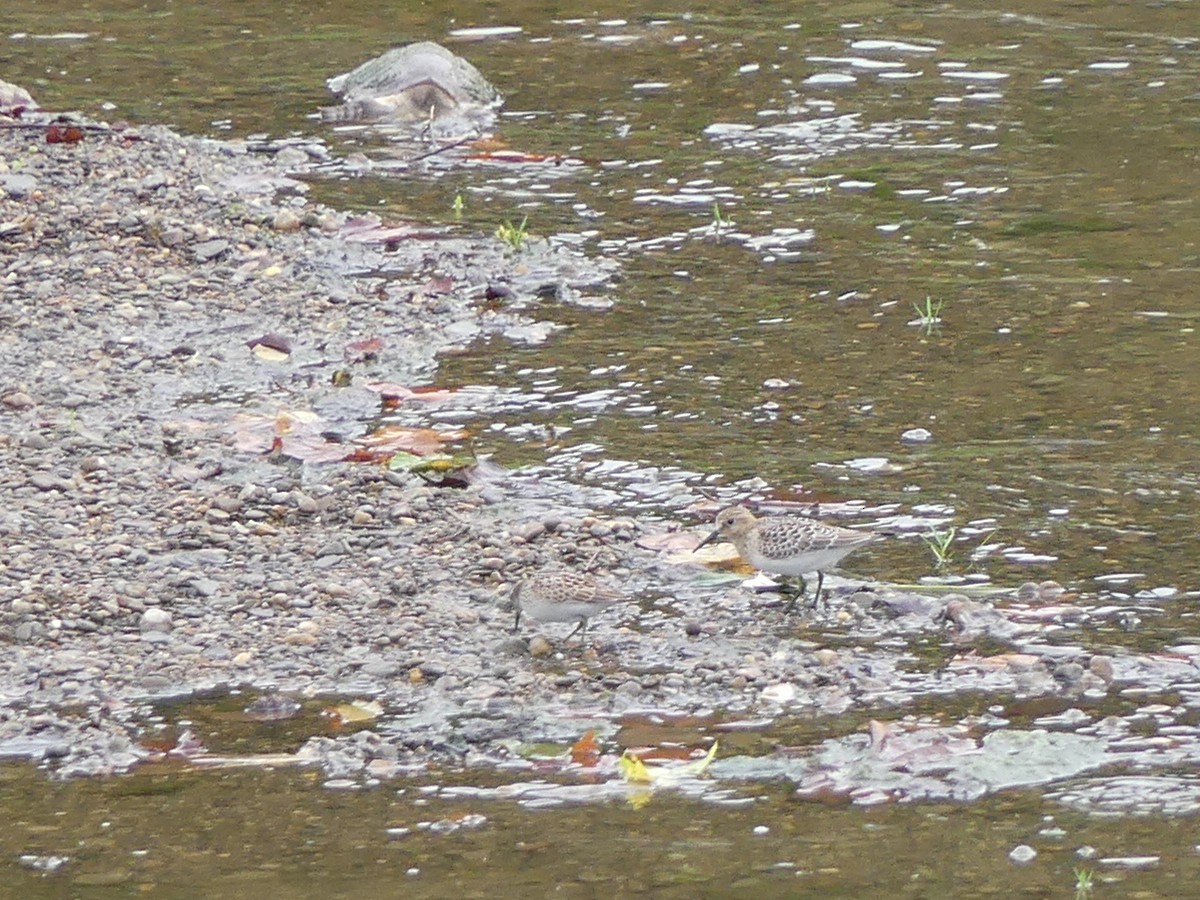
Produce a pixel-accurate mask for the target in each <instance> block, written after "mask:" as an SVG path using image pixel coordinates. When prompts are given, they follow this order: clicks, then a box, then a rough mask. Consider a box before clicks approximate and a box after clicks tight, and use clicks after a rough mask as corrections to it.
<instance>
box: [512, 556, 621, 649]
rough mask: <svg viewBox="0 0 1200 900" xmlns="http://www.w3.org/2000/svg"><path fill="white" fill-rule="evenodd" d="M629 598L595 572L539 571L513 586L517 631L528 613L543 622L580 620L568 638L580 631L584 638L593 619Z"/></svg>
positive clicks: (532, 617) (515, 628)
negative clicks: (594, 573) (601, 579)
mask: <svg viewBox="0 0 1200 900" xmlns="http://www.w3.org/2000/svg"><path fill="white" fill-rule="evenodd" d="M628 599H629V597H628V595H626V594H623V593H621V592H620V591H618V590H617V589H615V588H611V587H609V586H608V585H606V584H601V583H600V582H599V581H597V580H596V579H595V578H593V577H592V576H591V575H585V574H583V573H581V572H571V571H568V570H565V569H549V570H546V571H542V572H538V573H537V574H536V575H533V576H531V577H529V578H527V579H525V580H524V581H522V582H521V583H520V584H518V585H517V586H516V587H514V588H513V604H514V605H515V606H516V608H517V618H516V621H515V622H514V623H513V631H516V630H517V629H518V628H520V627H521V616H522V615H525V616H526V617H527V618H530V619H536V620H537V621H539V622H578V624H577V625H576V626H575V630H574V631H572V632H571V633H570V634H568V635H567V639H568V640H570V639H571V637H573V636H574V634H575V632H576V631H578V632H580V633H581V634H580V637H581V638H582V637H583V635H585V634H587V620H588V619H589V618H591V617H592V616H594V615H595V614H596V613H598V612H601V611H602V610H605V609H607V608H608V607H610V606H612V605H613V604H616V603H620V602H622V601H624V600H628Z"/></svg>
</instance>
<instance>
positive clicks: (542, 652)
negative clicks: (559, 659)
mask: <svg viewBox="0 0 1200 900" xmlns="http://www.w3.org/2000/svg"><path fill="white" fill-rule="evenodd" d="M553 652H554V647H552V646H551V645H550V642H549V641H548V640H546V639H545V638H544V637H542V636H541V635H540V634H539V635H535V636H534V637H533V638H531V639H530V641H529V655H530V656H532V657H533V658H534V659H541V658H543V657H546V656H549V655H550V654H551V653H553Z"/></svg>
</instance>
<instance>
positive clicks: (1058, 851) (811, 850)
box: [0, 767, 1200, 898]
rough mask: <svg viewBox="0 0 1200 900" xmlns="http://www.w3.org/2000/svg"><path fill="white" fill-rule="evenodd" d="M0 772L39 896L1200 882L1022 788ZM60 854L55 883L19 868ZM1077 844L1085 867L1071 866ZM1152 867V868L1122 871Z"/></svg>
mask: <svg viewBox="0 0 1200 900" xmlns="http://www.w3.org/2000/svg"><path fill="white" fill-rule="evenodd" d="M0 773H2V776H3V777H2V778H0V805H3V806H4V807H5V808H14V807H13V804H14V803H19V804H20V813H19V814H17V815H15V816H14V817H12V819H11V822H10V826H9V827H7V828H5V829H4V831H3V834H0V860H2V861H0V871H3V872H4V874H5V880H6V883H8V884H10V885H20V892H21V896H24V897H31V898H40V897H59V896H62V895H63V894H62V892H63V890H64V887H65V886H66V885H70V888H69V890H70V891H71V893H72V895H77V896H88V897H107V896H127V895H128V894H129V892H130V891H131V890H134V891H137V892H139V893H146V892H151V893H153V895H154V896H161V897H191V896H195V891H196V885H197V884H198V883H203V884H204V895H205V896H206V897H243V896H246V894H247V893H248V892H250V891H263V890H266V891H269V892H271V893H273V894H280V893H284V894H286V895H287V896H303V897H318V896H321V897H342V896H355V897H394V896H396V893H397V891H403V892H404V894H405V896H417V897H439V896H440V897H444V896H446V895H447V893H448V892H450V891H454V892H456V893H458V894H461V895H462V896H467V897H484V896H489V897H490V896H496V895H497V893H498V892H499V893H501V894H513V895H515V894H517V893H525V892H534V893H542V892H545V891H546V890H548V889H550V887H549V886H551V885H553V890H554V891H555V893H556V894H561V895H563V896H568V897H589V896H595V895H596V894H597V893H598V892H604V893H605V894H606V895H611V894H613V893H614V892H615V893H617V894H619V895H639V894H645V895H651V896H665V897H696V896H722V897H761V896H829V895H830V894H834V895H837V896H849V897H854V896H863V897H865V896H912V897H949V896H953V897H995V896H1039V895H1043V894H1044V895H1046V896H1064V897H1070V896H1073V895H1074V886H1075V884H1076V875H1075V872H1074V870H1075V869H1080V870H1086V871H1087V872H1090V873H1092V877H1093V879H1094V883H1095V884H1096V887H1097V892H1098V894H1100V893H1101V892H1102V895H1104V896H1132V895H1134V894H1135V892H1140V893H1136V895H1137V896H1140V897H1157V896H1164V897H1165V896H1183V895H1184V894H1186V893H1187V890H1188V889H1187V888H1186V887H1185V886H1186V885H1189V884H1191V883H1192V880H1193V879H1194V878H1196V877H1197V876H1198V875H1200V871H1198V870H1197V865H1198V863H1197V860H1198V859H1200V857H1197V855H1196V853H1195V852H1194V849H1193V847H1192V843H1193V839H1192V835H1191V829H1190V828H1179V827H1173V825H1172V823H1170V822H1163V821H1161V820H1158V819H1156V818H1153V817H1146V818H1136V819H1127V818H1121V819H1115V820H1114V819H1105V818H1099V817H1092V818H1089V817H1085V816H1082V815H1080V814H1078V813H1073V812H1071V811H1070V810H1065V809H1063V808H1062V807H1061V806H1058V805H1057V804H1054V803H1051V802H1048V801H1043V800H1041V799H1039V797H1038V796H1037V795H1036V794H1035V793H1033V792H1027V791H1020V792H1014V793H1010V794H1008V795H1006V796H1004V797H1002V798H998V799H992V800H987V801H984V802H980V803H976V804H971V805H959V804H922V805H920V806H916V807H913V806H890V807H881V808H877V809H872V810H869V811H866V812H863V811H861V810H856V809H850V808H846V807H841V806H837V805H824V804H820V803H799V802H797V801H796V800H794V799H793V798H791V797H790V796H789V793H788V791H786V790H783V789H781V787H780V786H779V785H774V784H764V785H759V786H756V787H753V788H751V789H747V790H745V791H743V792H739V793H738V797H737V801H738V802H728V803H726V804H722V805H719V806H714V805H712V804H706V803H700V802H696V801H689V800H686V799H681V798H678V797H672V796H669V795H663V796H655V797H653V798H652V799H651V800H650V801H649V803H647V804H645V805H640V806H639V805H636V804H633V803H630V802H616V801H614V802H608V803H603V804H599V805H584V806H572V807H567V808H565V809H556V810H552V811H550V810H538V809H528V808H525V807H523V806H522V805H521V804H520V803H517V802H512V801H504V800H500V801H497V800H473V799H469V798H467V799H463V798H461V797H460V796H459V795H458V793H457V792H456V789H457V787H458V786H460V785H462V784H463V783H464V782H465V783H466V784H468V785H470V784H475V783H477V780H476V779H472V778H471V777H470V776H469V775H468V776H467V777H465V778H464V776H463V775H454V776H451V777H449V778H446V779H438V778H427V779H422V780H421V781H420V782H419V783H412V784H409V785H408V786H406V787H405V788H403V789H401V790H399V791H397V790H393V789H391V788H382V789H377V790H368V791H364V792H350V793H338V792H329V791H325V790H322V789H320V788H319V787H316V786H314V785H313V784H312V782H311V779H310V778H309V777H308V776H306V775H304V774H297V773H294V772H239V771H231V772H220V773H196V772H187V771H170V770H167V771H156V772H151V771H145V770H144V771H142V772H140V773H139V774H136V775H133V776H127V777H123V778H119V779H111V780H106V781H94V782H84V783H72V784H68V785H62V784H51V783H47V782H46V781H45V780H44V779H42V778H41V776H40V775H38V774H36V773H34V772H31V771H29V770H27V769H25V768H23V767H9V768H7V769H3V770H0ZM488 780H489V781H490V780H491V779H490V777H489V779H488ZM405 830H407V831H405ZM1021 844H1027V845H1029V846H1031V847H1033V848H1034V849H1036V850H1037V851H1038V856H1037V859H1036V860H1035V861H1034V862H1032V863H1030V864H1028V865H1024V866H1019V865H1014V864H1013V863H1011V862H1010V861H1009V860H1008V853H1009V851H1010V850H1011V849H1012V848H1013V847H1015V846H1018V845H1021ZM68 845H69V850H70V854H71V856H72V859H71V861H70V862H69V863H67V864H66V865H65V866H64V867H63V868H62V869H61V870H60V871H59V873H58V874H57V875H56V876H42V875H39V874H37V872H36V871H35V870H32V869H30V868H29V867H30V866H31V865H32V863H31V862H29V861H26V862H25V863H24V864H22V863H20V862H18V857H19V856H22V855H34V856H36V855H43V856H45V855H50V854H53V853H55V852H62V850H63V848H64V847H65V846H68ZM1085 847H1087V848H1092V850H1094V851H1095V853H1096V856H1095V857H1094V858H1092V859H1090V860H1081V859H1080V857H1079V855H1078V852H1077V851H1078V850H1079V849H1080V848H1085ZM1087 852H1088V851H1086V850H1085V854H1086V853H1087ZM1144 856H1159V857H1160V860H1159V862H1158V863H1157V864H1154V863H1145V864H1144V865H1145V867H1144V868H1129V866H1128V863H1126V864H1120V863H1118V862H1116V860H1117V859H1118V858H1124V859H1126V860H1128V859H1129V858H1131V857H1144ZM1102 859H1105V860H1108V861H1107V862H1101V860H1102Z"/></svg>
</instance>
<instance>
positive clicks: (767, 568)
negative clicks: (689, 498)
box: [697, 506, 875, 598]
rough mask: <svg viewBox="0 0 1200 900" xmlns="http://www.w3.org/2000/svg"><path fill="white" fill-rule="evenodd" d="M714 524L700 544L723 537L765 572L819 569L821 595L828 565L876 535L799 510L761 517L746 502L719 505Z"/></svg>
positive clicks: (792, 573) (801, 572) (794, 572)
mask: <svg viewBox="0 0 1200 900" xmlns="http://www.w3.org/2000/svg"><path fill="white" fill-rule="evenodd" d="M716 526H717V527H716V530H715V531H714V532H713V533H712V534H710V535H709V536H708V537H706V538H705V539H704V540H703V541H702V542H701V543H700V547H703V546H704V545H705V544H708V543H710V542H712V541H715V540H717V539H718V538H723V539H725V540H727V541H730V542H731V543H732V544H733V545H734V546H735V547H737V551H738V553H739V554H740V555H741V557H742V559H744V560H745V561H746V562H748V563H749V564H750V565H752V566H754V568H756V569H759V570H761V571H763V572H773V573H775V574H777V575H789V576H794V577H798V576H802V575H804V574H805V573H806V572H816V573H817V597H818V598H819V597H820V594H821V583H822V581H823V580H824V575H823V572H824V570H825V569H832V568H835V567H836V566H837V564H838V563H839V562H840V561H841V559H842V557H844V556H846V555H847V554H849V553H851V552H852V551H854V550H857V549H858V548H859V547H862V546H863V545H864V544H869V543H870V542H871V541H873V540H875V535H874V534H871V533H869V532H862V531H851V530H850V529H848V528H841V527H839V526H837V525H829V524H827V523H825V522H818V521H817V520H816V519H807V518H803V517H800V516H769V517H767V518H762V519H760V518H758V517H756V516H755V515H754V513H752V512H750V510H748V509H746V507H744V506H730V507H727V508H725V509H723V510H721V511H720V512H719V513H717V520H716ZM697 549H699V547H697Z"/></svg>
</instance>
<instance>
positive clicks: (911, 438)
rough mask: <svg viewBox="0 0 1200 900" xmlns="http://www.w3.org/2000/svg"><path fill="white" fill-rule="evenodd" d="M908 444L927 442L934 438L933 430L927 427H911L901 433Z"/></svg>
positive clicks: (901, 436) (902, 439)
mask: <svg viewBox="0 0 1200 900" xmlns="http://www.w3.org/2000/svg"><path fill="white" fill-rule="evenodd" d="M900 440H901V441H903V442H904V443H906V444H927V443H929V442H930V441H932V440H933V432H932V431H930V430H929V429H927V428H910V429H908V431H906V432H904V433H903V434H901V435H900Z"/></svg>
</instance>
